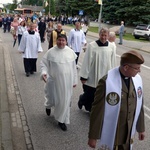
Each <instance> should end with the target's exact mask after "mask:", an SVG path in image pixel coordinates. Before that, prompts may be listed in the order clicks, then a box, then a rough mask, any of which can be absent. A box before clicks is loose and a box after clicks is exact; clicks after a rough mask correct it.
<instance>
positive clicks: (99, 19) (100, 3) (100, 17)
mask: <svg viewBox="0 0 150 150" xmlns="http://www.w3.org/2000/svg"><path fill="white" fill-rule="evenodd" d="M98 4H99V5H100V11H99V17H98V23H99V28H98V31H100V29H101V27H102V22H101V19H102V0H98Z"/></svg>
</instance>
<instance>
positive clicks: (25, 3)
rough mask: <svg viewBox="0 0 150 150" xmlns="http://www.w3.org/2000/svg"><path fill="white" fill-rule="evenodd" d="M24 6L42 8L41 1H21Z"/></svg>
mask: <svg viewBox="0 0 150 150" xmlns="http://www.w3.org/2000/svg"><path fill="white" fill-rule="evenodd" d="M23 4H24V5H32V6H34V5H36V6H43V0H23Z"/></svg>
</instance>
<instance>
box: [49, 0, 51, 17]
mask: <svg viewBox="0 0 150 150" xmlns="http://www.w3.org/2000/svg"><path fill="white" fill-rule="evenodd" d="M50 2H51V0H49V17H50V15H51V12H50Z"/></svg>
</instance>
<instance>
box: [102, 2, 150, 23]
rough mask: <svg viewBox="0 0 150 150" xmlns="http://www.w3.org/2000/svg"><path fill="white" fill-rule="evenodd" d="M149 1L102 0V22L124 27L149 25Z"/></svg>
mask: <svg viewBox="0 0 150 150" xmlns="http://www.w3.org/2000/svg"><path fill="white" fill-rule="evenodd" d="M149 8H150V0H123V1H120V0H115V1H113V0H112V1H108V0H103V20H104V21H107V20H109V21H110V22H111V23H114V24H119V23H120V21H121V20H124V21H125V24H126V25H137V24H139V23H145V24H147V23H150V15H149V14H150V9H149Z"/></svg>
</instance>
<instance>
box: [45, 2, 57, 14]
mask: <svg viewBox="0 0 150 150" xmlns="http://www.w3.org/2000/svg"><path fill="white" fill-rule="evenodd" d="M47 2H48V6H46V7H45V14H48V13H49V11H50V14H52V15H55V14H56V12H55V2H54V0H48V1H47ZM49 3H50V4H49Z"/></svg>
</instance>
